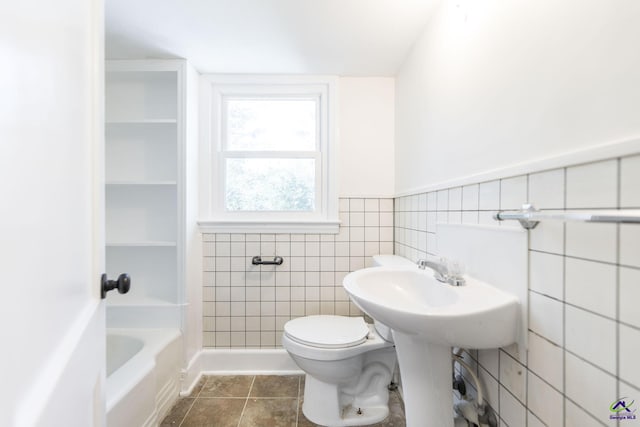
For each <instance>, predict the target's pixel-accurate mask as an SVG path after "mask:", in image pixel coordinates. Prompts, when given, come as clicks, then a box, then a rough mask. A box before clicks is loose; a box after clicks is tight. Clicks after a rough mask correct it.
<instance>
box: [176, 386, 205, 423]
mask: <svg viewBox="0 0 640 427" xmlns="http://www.w3.org/2000/svg"><path fill="white" fill-rule="evenodd" d="M202 378H206V376H204V375H203V376H202ZM208 381H209V380H208V379H205V381H204V384H202V387H201V388H200V391H198V395H197V396H196V397H195V398H194V399H193V402H192V403H191V406H189V409H187V412H185V414H184V417H182V420H181V421H180V424H178V427H180V426H182V424H183V423H184V420H186V419H187V416H188V415H189V412H191V409H193V405H195V404H196V400H197V399H198V397H200V393H202V389H203V388H204V386H205V385H206V384H207V382H208Z"/></svg>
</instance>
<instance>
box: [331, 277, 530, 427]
mask: <svg viewBox="0 0 640 427" xmlns="http://www.w3.org/2000/svg"><path fill="white" fill-rule="evenodd" d="M465 279H466V284H465V285H463V286H451V285H448V284H445V283H441V282H438V281H437V280H435V279H434V278H433V271H432V270H430V269H426V270H420V269H418V268H417V267H415V268H406V267H405V268H396V267H374V268H366V269H363V270H358V271H354V272H353V273H350V274H349V275H347V276H346V277H345V279H344V282H343V286H344V288H345V290H346V291H347V293H348V294H349V295H350V296H351V298H352V299H353V301H354V302H355V303H356V304H357V305H358V306H359V307H360V308H361V309H362V310H363V311H364V312H365V313H367V314H369V315H370V316H371V317H373V318H374V319H376V320H378V321H380V322H382V323H385V324H386V325H388V326H389V327H391V329H393V336H394V340H395V343H396V351H397V354H398V363H399V365H400V373H401V375H402V387H403V391H404V398H405V413H406V419H407V426H408V427H425V426H434V427H435V426H437V427H453V415H452V413H453V392H452V387H451V375H452V372H451V370H452V364H451V347H464V348H473V349H483V348H497V347H502V346H506V345H509V344H511V343H513V342H515V340H516V334H517V330H518V319H519V315H518V311H519V307H518V300H517V298H516V297H515V296H513V295H510V294H507V293H505V292H503V291H501V290H499V289H496V288H494V287H492V286H490V285H488V284H486V283H483V282H480V281H477V280H474V279H473V278H470V277H465Z"/></svg>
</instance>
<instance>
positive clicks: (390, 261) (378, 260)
mask: <svg viewBox="0 0 640 427" xmlns="http://www.w3.org/2000/svg"><path fill="white" fill-rule="evenodd" d="M372 258H373V266H374V267H416V265H415V264H414V263H413V262H411V261H410V260H408V259H407V258H403V257H401V256H398V255H373V256H372ZM416 268H417V267H416ZM373 325H374V327H375V328H376V332H378V334H380V336H381V337H382V338H383V339H385V340H386V341H389V342H393V335H392V334H391V328H389V327H388V326H387V325H385V324H384V323H382V322H378V321H377V320H376V319H373Z"/></svg>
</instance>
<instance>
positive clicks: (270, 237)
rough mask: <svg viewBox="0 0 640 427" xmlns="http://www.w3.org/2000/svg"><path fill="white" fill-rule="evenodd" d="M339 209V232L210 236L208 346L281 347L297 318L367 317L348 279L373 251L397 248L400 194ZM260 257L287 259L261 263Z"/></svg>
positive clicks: (344, 202) (343, 203) (348, 201)
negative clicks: (256, 260)
mask: <svg viewBox="0 0 640 427" xmlns="http://www.w3.org/2000/svg"><path fill="white" fill-rule="evenodd" d="M339 206H340V207H339V210H340V221H341V226H340V232H339V234H204V236H203V240H204V242H203V245H204V248H203V254H204V260H203V261H204V263H203V269H204V272H203V276H204V279H203V280H204V287H203V316H204V319H203V322H204V323H203V335H204V336H203V343H204V347H222V348H228V347H234V348H255V347H266V348H269V347H271V348H272V347H277V346H280V337H281V335H282V331H283V326H284V324H285V323H286V322H287V321H288V320H290V319H293V318H296V317H300V316H307V315H312V314H340V315H359V314H361V312H360V311H359V310H358V308H357V307H355V306H354V305H353V304H352V303H350V302H349V297H348V296H347V294H346V293H345V292H344V290H343V288H342V279H343V278H344V276H345V275H346V274H347V273H349V272H351V271H353V270H357V269H360V268H364V267H365V266H369V263H370V262H371V261H370V256H371V255H375V254H378V253H393V199H377V198H367V199H363V198H342V199H340V204H339ZM255 255H260V256H262V257H263V258H270V257H273V256H275V255H279V256H282V257H283V258H284V263H283V264H282V265H280V266H275V267H274V266H262V267H261V266H254V265H252V264H251V258H252V257H253V256H255Z"/></svg>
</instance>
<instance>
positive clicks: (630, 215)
mask: <svg viewBox="0 0 640 427" xmlns="http://www.w3.org/2000/svg"><path fill="white" fill-rule="evenodd" d="M493 219H495V220H496V221H505V220H517V221H518V222H520V225H522V227H523V228H526V229H527V230H531V229H533V228H535V227H536V225H538V223H539V222H540V221H546V220H554V221H583V222H609V223H622V224H640V210H639V209H629V210H604V209H603V210H589V211H586V210H585V211H546V212H545V211H539V210H538V209H536V208H535V207H534V206H533V205H528V204H527V205H522V210H519V211H500V212H498V213H496V214H495V215H494V216H493Z"/></svg>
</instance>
